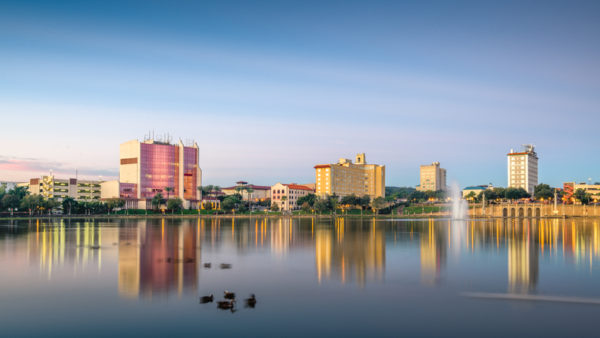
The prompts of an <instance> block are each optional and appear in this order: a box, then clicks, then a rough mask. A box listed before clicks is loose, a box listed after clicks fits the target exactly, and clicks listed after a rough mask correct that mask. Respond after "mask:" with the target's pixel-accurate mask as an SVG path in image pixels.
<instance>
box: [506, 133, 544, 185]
mask: <svg viewBox="0 0 600 338" xmlns="http://www.w3.org/2000/svg"><path fill="white" fill-rule="evenodd" d="M523 147H524V149H523V151H522V152H515V151H514V150H512V149H511V150H510V153H508V154H507V157H508V187H509V188H523V189H525V190H527V192H528V193H530V194H533V191H534V188H535V186H536V185H537V184H538V156H537V154H536V153H535V148H534V146H533V145H531V144H525V145H523Z"/></svg>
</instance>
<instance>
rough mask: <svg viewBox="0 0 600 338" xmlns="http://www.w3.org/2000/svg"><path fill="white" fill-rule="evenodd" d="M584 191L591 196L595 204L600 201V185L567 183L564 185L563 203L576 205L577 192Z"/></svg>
mask: <svg viewBox="0 0 600 338" xmlns="http://www.w3.org/2000/svg"><path fill="white" fill-rule="evenodd" d="M579 189H582V190H583V191H585V192H586V193H588V194H590V197H591V199H592V201H593V202H594V203H597V202H599V201H600V184H586V183H575V182H565V183H563V197H562V199H563V201H565V202H567V203H574V202H575V200H576V199H575V197H574V196H573V195H574V194H575V191H577V190H579Z"/></svg>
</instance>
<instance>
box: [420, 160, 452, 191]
mask: <svg viewBox="0 0 600 338" xmlns="http://www.w3.org/2000/svg"><path fill="white" fill-rule="evenodd" d="M420 176H421V183H420V184H419V186H418V187H417V190H419V191H439V190H443V191H445V190H446V169H444V168H441V167H440V162H433V163H431V164H430V165H422V166H421V175H420Z"/></svg>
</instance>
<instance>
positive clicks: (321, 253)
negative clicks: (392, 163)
mask: <svg viewBox="0 0 600 338" xmlns="http://www.w3.org/2000/svg"><path fill="white" fill-rule="evenodd" d="M315 262H316V269H317V279H318V281H319V282H321V281H322V279H331V278H332V277H335V279H338V280H340V281H341V282H342V283H346V282H347V281H356V283H357V284H358V285H360V286H364V285H365V283H366V281H367V279H370V280H375V281H379V280H382V279H383V277H384V274H385V230H384V229H383V228H382V227H380V226H378V225H377V223H376V221H375V219H372V220H370V221H367V220H359V221H358V222H354V223H353V224H352V227H351V228H350V229H348V228H347V226H346V219H344V218H337V219H336V220H335V225H334V227H330V226H327V227H319V228H318V229H317V231H316V239H315Z"/></svg>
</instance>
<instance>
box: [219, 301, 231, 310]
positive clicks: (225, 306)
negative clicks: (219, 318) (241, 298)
mask: <svg viewBox="0 0 600 338" xmlns="http://www.w3.org/2000/svg"><path fill="white" fill-rule="evenodd" d="M234 305H235V300H229V301H228V300H222V301H218V302H217V307H218V308H219V309H221V310H233V307H234Z"/></svg>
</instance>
